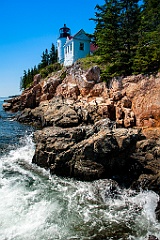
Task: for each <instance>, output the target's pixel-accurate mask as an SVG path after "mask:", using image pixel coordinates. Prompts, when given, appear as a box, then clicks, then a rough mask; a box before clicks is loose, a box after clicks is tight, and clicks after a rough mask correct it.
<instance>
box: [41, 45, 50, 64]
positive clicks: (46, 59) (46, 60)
mask: <svg viewBox="0 0 160 240" xmlns="http://www.w3.org/2000/svg"><path fill="white" fill-rule="evenodd" d="M41 57H42V60H41V63H40V68H45V67H46V66H48V65H49V54H48V49H46V50H45V52H43V53H42V56H41Z"/></svg>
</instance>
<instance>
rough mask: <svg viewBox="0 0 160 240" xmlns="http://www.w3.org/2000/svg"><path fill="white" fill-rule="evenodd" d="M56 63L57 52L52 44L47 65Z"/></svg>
mask: <svg viewBox="0 0 160 240" xmlns="http://www.w3.org/2000/svg"><path fill="white" fill-rule="evenodd" d="M55 62H57V50H56V48H55V45H54V44H53V43H52V46H51V50H50V53H49V64H53V63H55Z"/></svg>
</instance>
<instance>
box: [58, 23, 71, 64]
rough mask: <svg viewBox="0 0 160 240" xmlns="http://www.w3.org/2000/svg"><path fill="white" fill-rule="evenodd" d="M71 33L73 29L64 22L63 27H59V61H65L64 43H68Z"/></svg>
mask: <svg viewBox="0 0 160 240" xmlns="http://www.w3.org/2000/svg"><path fill="white" fill-rule="evenodd" d="M70 35H71V30H70V28H68V27H67V26H66V24H64V26H63V27H62V28H60V29H59V38H58V40H57V50H58V62H59V63H64V45H65V43H66V39H67V37H69V36H70Z"/></svg>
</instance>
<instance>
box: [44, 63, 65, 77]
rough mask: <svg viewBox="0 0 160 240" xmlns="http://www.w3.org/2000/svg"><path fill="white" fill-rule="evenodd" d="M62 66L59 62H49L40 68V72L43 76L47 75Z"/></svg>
mask: <svg viewBox="0 0 160 240" xmlns="http://www.w3.org/2000/svg"><path fill="white" fill-rule="evenodd" d="M61 68H62V66H61V64H60V63H54V64H50V65H48V66H47V67H45V68H42V69H41V70H40V74H41V76H42V77H43V78H45V77H47V76H48V75H49V74H50V73H52V72H56V71H59V70H61Z"/></svg>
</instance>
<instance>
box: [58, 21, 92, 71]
mask: <svg viewBox="0 0 160 240" xmlns="http://www.w3.org/2000/svg"><path fill="white" fill-rule="evenodd" d="M59 32H60V36H59V38H58V40H57V50H58V62H59V63H61V64H63V65H64V66H71V65H72V64H73V63H74V62H75V61H77V60H78V59H79V58H84V57H86V56H87V55H89V54H90V53H91V50H93V45H92V46H91V43H90V41H91V40H90V38H89V37H88V35H87V34H86V33H85V31H84V30H83V29H81V30H80V31H79V32H77V33H76V34H75V35H74V36H71V31H70V29H69V28H68V27H66V24H64V27H62V28H60V30H59Z"/></svg>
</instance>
